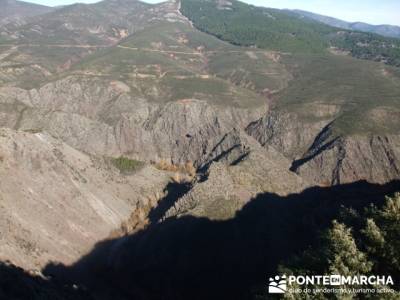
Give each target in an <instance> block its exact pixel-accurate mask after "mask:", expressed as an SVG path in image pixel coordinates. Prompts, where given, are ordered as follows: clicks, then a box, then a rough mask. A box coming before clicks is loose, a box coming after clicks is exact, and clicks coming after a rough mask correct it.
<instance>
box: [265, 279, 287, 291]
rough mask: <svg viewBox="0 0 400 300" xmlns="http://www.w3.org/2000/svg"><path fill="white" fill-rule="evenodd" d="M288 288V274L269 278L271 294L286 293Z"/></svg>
mask: <svg viewBox="0 0 400 300" xmlns="http://www.w3.org/2000/svg"><path fill="white" fill-rule="evenodd" d="M286 290H287V282H286V276H285V275H283V276H282V277H280V276H275V277H274V278H273V277H271V278H270V279H269V285H268V293H270V294H284V293H286Z"/></svg>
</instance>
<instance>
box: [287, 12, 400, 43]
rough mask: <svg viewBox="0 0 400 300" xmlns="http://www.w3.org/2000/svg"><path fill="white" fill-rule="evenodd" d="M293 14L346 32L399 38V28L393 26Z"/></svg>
mask: <svg viewBox="0 0 400 300" xmlns="http://www.w3.org/2000/svg"><path fill="white" fill-rule="evenodd" d="M293 12H295V13H297V14H299V15H301V16H303V17H306V18H309V19H312V20H315V21H318V22H321V23H324V24H327V25H330V26H334V27H339V28H343V29H348V30H357V31H364V32H371V33H376V34H379V35H383V36H386V37H394V38H400V26H393V25H371V24H367V23H363V22H346V21H343V20H340V19H336V18H332V17H328V16H324V15H319V14H315V13H311V12H308V11H304V10H297V9H296V10H293Z"/></svg>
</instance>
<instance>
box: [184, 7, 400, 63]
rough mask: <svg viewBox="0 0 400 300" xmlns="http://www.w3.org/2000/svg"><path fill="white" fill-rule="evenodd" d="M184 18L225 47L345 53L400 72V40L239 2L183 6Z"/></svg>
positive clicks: (289, 12)
mask: <svg viewBox="0 0 400 300" xmlns="http://www.w3.org/2000/svg"><path fill="white" fill-rule="evenodd" d="M181 2H182V13H183V14H184V15H185V16H187V17H188V18H189V19H190V20H192V22H193V24H194V25H195V26H196V27H197V28H198V29H200V30H202V31H204V32H207V33H209V34H212V35H215V36H216V37H218V38H221V39H223V40H225V41H229V42H231V43H234V44H237V45H242V46H254V47H258V48H264V49H270V50H276V51H284V52H293V53H314V54H316V53H324V52H326V51H327V50H328V49H331V50H339V51H344V52H347V53H349V54H350V55H352V56H353V57H356V58H362V59H368V60H373V61H379V62H385V63H386V64H389V65H394V66H400V40H398V39H394V38H388V37H383V36H380V35H377V34H373V33H365V32H360V31H350V30H340V29H338V28H337V27H333V26H328V25H326V24H322V23H320V22H317V21H315V20H312V19H310V18H305V17H304V16H301V15H299V14H297V13H294V12H292V11H288V10H279V9H271V8H262V7H255V6H253V5H247V4H245V3H242V2H240V1H229V2H228V1H199V0H182V1H181Z"/></svg>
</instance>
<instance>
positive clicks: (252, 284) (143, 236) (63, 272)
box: [44, 181, 400, 300]
mask: <svg viewBox="0 0 400 300" xmlns="http://www.w3.org/2000/svg"><path fill="white" fill-rule="evenodd" d="M399 190H400V182H399V181H394V182H391V183H388V184H385V185H377V184H370V183H367V182H364V181H362V182H357V183H352V184H346V185H340V186H333V187H326V188H322V187H313V188H309V189H307V190H305V191H304V192H302V193H300V194H293V195H289V196H286V197H281V196H278V195H276V194H271V193H265V194H261V195H259V196H257V197H256V198H255V199H253V200H252V201H250V202H249V203H247V204H246V205H245V206H244V207H243V209H242V210H241V211H239V212H238V213H237V214H236V216H235V217H234V218H233V219H230V220H227V221H211V220H209V219H206V218H195V217H191V216H185V217H181V218H170V219H167V220H165V221H163V222H161V223H156V224H152V225H151V226H149V227H148V228H146V229H144V230H142V231H140V232H138V233H136V234H134V235H131V236H127V237H123V238H120V239H115V240H108V241H103V242H100V243H98V244H97V245H96V246H95V247H94V249H93V250H92V251H91V252H90V253H89V254H88V255H86V256H84V257H82V258H81V259H80V260H79V261H78V262H76V263H75V264H74V265H73V266H70V267H66V266H63V265H55V264H49V265H48V266H47V267H46V268H45V270H44V273H45V274H46V275H50V276H52V277H53V278H57V280H60V281H62V282H65V283H68V284H72V283H77V284H78V285H80V286H85V287H86V288H88V289H89V290H90V291H91V292H92V294H93V295H94V298H96V299H112V300H118V299H135V300H136V299H137V300H141V299H146V300H152V299H157V300H158V299H166V300H169V299H171V300H180V299H182V300H183V299H184V300H188V299H190V300H196V299H202V300H203V299H229V300H232V299H241V300H244V299H253V295H254V293H253V291H254V288H256V287H259V286H266V285H267V279H268V277H269V276H272V275H276V273H277V267H278V265H279V264H281V263H283V262H285V261H286V260H287V259H289V258H290V257H291V256H293V255H295V254H299V253H301V252H302V251H303V250H304V249H306V248H308V247H313V245H314V246H315V245H316V241H317V238H318V235H319V234H320V231H321V230H322V229H324V228H327V227H328V226H330V224H331V221H332V220H333V219H335V218H337V217H338V215H339V212H340V210H341V207H342V205H344V206H346V207H352V208H353V209H355V210H362V209H364V208H365V207H366V206H369V205H370V204H371V203H374V204H376V205H378V206H380V205H381V204H383V202H384V199H385V195H390V194H393V193H394V192H396V191H399ZM169 201H173V199H170V200H168V201H167V200H166V204H163V205H166V206H165V207H168V205H169V204H168V203H169ZM163 211H165V208H160V209H159V210H155V212H153V214H154V216H153V218H154V219H155V220H156V219H159V216H160V215H161V212H163Z"/></svg>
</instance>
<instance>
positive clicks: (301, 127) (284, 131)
mask: <svg viewBox="0 0 400 300" xmlns="http://www.w3.org/2000/svg"><path fill="white" fill-rule="evenodd" d="M329 122H330V119H322V120H320V121H317V122H306V121H304V120H302V119H301V118H299V116H298V115H297V114H295V113H286V112H271V113H269V114H267V115H266V116H264V117H263V118H261V119H259V120H257V121H256V122H253V123H251V124H250V125H249V126H248V127H247V128H246V132H247V133H248V134H249V135H251V136H252V137H254V138H255V139H256V140H257V141H258V142H259V143H260V144H261V145H262V146H272V147H274V148H275V149H276V150H278V151H279V152H281V153H282V154H284V155H285V156H286V157H288V158H289V159H295V158H297V157H299V156H301V155H302V154H303V153H304V152H305V151H306V150H307V149H308V147H309V146H310V144H311V143H312V141H313V140H314V138H315V136H317V135H318V133H319V132H320V131H321V128H323V127H325V126H326V125H327V124H328V123H329Z"/></svg>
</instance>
